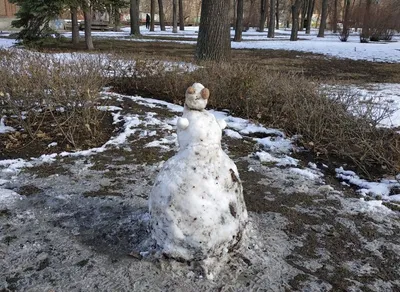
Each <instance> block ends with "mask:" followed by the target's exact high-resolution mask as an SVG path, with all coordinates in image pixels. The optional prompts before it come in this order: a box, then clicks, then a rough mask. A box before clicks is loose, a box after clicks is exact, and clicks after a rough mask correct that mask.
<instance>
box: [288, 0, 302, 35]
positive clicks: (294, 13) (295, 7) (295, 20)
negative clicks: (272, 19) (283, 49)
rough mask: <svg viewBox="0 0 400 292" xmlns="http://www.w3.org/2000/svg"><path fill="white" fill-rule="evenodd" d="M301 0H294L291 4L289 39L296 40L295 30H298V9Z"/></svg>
mask: <svg viewBox="0 0 400 292" xmlns="http://www.w3.org/2000/svg"><path fill="white" fill-rule="evenodd" d="M301 1H302V0H296V1H295V3H294V4H293V5H292V8H291V9H292V31H291V33H290V40H291V41H297V32H298V30H299V10H300V5H301Z"/></svg>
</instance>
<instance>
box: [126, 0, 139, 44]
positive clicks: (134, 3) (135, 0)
mask: <svg viewBox="0 0 400 292" xmlns="http://www.w3.org/2000/svg"><path fill="white" fill-rule="evenodd" d="M130 1H131V7H130V11H129V12H130V16H131V35H136V36H139V35H140V27H139V4H140V3H139V0H130Z"/></svg>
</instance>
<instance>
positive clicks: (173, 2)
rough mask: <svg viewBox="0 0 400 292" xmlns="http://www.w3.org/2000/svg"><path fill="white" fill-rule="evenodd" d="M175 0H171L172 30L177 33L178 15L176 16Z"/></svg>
mask: <svg viewBox="0 0 400 292" xmlns="http://www.w3.org/2000/svg"><path fill="white" fill-rule="evenodd" d="M176 1H177V0H172V32H173V33H177V32H178V16H177V9H176V8H177V7H176V6H177V5H176Z"/></svg>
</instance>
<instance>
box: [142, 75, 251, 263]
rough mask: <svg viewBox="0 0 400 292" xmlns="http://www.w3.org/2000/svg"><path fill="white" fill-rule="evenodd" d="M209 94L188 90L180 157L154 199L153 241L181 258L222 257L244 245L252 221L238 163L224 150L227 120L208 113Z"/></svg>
mask: <svg viewBox="0 0 400 292" xmlns="http://www.w3.org/2000/svg"><path fill="white" fill-rule="evenodd" d="M209 95H210V92H209V90H208V89H207V88H205V87H204V86H203V85H202V84H200V83H194V84H193V85H192V86H190V87H189V88H188V89H187V90H186V94H185V105H184V110H183V115H182V117H181V118H179V119H178V122H177V134H178V142H179V151H178V153H177V154H176V155H175V156H173V157H172V158H170V159H169V160H168V161H167V162H165V163H164V165H163V168H162V169H161V171H160V173H159V175H158V177H157V178H156V181H155V184H154V186H153V188H152V191H151V194H150V198H149V209H150V215H151V228H152V237H153V238H154V239H155V240H156V242H157V246H158V248H159V250H160V251H161V253H162V254H164V255H165V256H167V257H172V258H175V259H177V260H185V261H207V260H209V259H211V258H214V259H216V258H219V257H221V256H222V255H223V254H225V253H227V252H228V251H231V250H233V249H234V248H235V247H237V246H238V245H239V243H240V240H241V237H242V233H243V231H244V228H245V225H246V223H247V211H246V206H245V203H244V199H243V189H242V184H241V181H240V179H239V174H238V170H237V167H236V165H235V163H234V162H233V161H232V160H231V159H230V158H229V157H228V155H226V153H225V152H224V151H223V150H222V148H221V138H222V130H223V129H224V128H225V127H226V123H225V121H224V120H217V119H216V118H215V116H214V115H212V114H210V113H209V112H207V111H206V110H205V107H206V105H207V102H208V98H209Z"/></svg>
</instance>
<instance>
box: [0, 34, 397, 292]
mask: <svg viewBox="0 0 400 292" xmlns="http://www.w3.org/2000/svg"><path fill="white" fill-rule="evenodd" d="M127 34H128V33H127V32H126V31H125V32H124V31H122V32H120V33H112V32H99V33H97V36H96V34H95V36H96V39H95V41H94V44H95V47H96V49H97V51H96V52H95V53H96V54H99V53H100V54H111V53H112V54H116V55H118V56H123V55H124V54H128V53H129V54H132V53H134V54H137V55H138V56H140V58H154V59H158V60H163V61H168V62H178V63H185V64H187V63H191V62H193V55H194V49H195V45H194V43H195V28H194V29H191V28H189V29H188V30H187V31H186V32H185V33H181V34H178V35H177V36H176V35H173V34H172V33H160V32H155V33H149V32H145V33H144V36H143V37H142V38H140V39H130V38H128V36H127ZM244 36H245V41H244V42H243V44H240V45H238V44H235V45H233V47H234V46H241V47H244V49H239V48H238V49H234V50H232V58H233V62H238V63H241V62H243V63H248V62H249V61H251V62H257V63H259V64H262V65H264V66H265V72H266V74H268V72H269V71H270V70H276V71H288V72H293V73H295V74H303V75H305V76H307V78H309V79H310V80H312V81H315V82H320V83H322V84H325V85H327V86H340V87H346V88H350V89H351V90H355V91H359V92H361V93H362V94H364V95H368V94H382V95H384V97H386V98H387V99H389V98H390V99H392V100H393V106H394V107H397V104H398V102H400V94H399V93H398V92H400V90H399V88H400V86H399V84H400V64H399V63H400V45H399V43H398V42H394V41H393V42H390V43H387V44H381V43H380V44H365V46H369V45H370V46H371V47H370V48H371V49H370V50H369V49H368V47H365V46H364V47H363V46H361V44H359V43H357V42H356V39H357V37H356V36H353V38H351V41H350V43H348V44H344V45H342V44H341V43H340V42H339V40H338V39H337V37H336V36H334V35H328V36H327V38H326V40H325V41H322V40H316V38H315V37H314V36H311V37H307V36H305V35H300V38H301V39H300V40H299V41H298V42H296V44H295V45H293V46H294V47H290V45H291V44H292V43H290V42H288V41H287V32H286V31H284V30H283V31H281V33H280V34H279V32H278V38H277V40H274V41H271V40H267V39H266V37H265V36H263V35H262V34H261V36H260V34H259V33H256V32H252V31H250V32H248V33H247V34H245V35H244ZM66 37H68V34H66ZM395 40H396V38H395ZM1 43H5V44H11V43H12V41H11V40H10V39H0V44H1ZM338 43H339V44H338ZM251 44H252V45H251ZM329 44H330V45H329ZM83 45H84V44H83V43H82V51H81V52H82V53H83V52H84V50H83ZM268 46H272V48H270V49H267V48H268ZM346 46H347V49H343V48H344V47H346ZM376 46H378V47H376ZM324 47H325V48H329V50H328V49H326V50H325V51H329V53H328V54H323V52H324V51H323V48H324ZM335 47H336V48H337V49H336V50H335ZM319 48H321V49H319ZM341 50H343V51H341ZM41 51H42V52H43V53H48V54H52V53H55V54H58V55H60V56H68V55H69V54H70V53H71V52H72V51H73V50H72V48H71V47H70V45H69V44H68V43H67V42H61V43H58V44H57V45H54V44H53V43H49V44H45V45H44V47H43V48H42V49H41ZM74 51H75V50H74ZM357 52H359V54H357ZM194 81H195V80H193V82H194ZM101 97H102V99H103V100H106V101H107V107H104V108H102V110H104V111H106V112H108V113H109V115H110V122H109V123H108V124H107V125H105V126H104V129H105V132H107V133H109V134H108V136H106V137H105V138H103V141H100V145H96V146H93V147H91V148H90V149H87V150H81V151H75V152H73V151H71V150H68V149H62V148H58V146H57V145H55V144H54V143H52V142H54V141H53V140H51V137H50V138H46V137H43V139H42V140H41V143H39V144H31V145H28V146H27V147H22V148H19V149H16V150H15V151H13V152H8V153H7V154H5V153H1V154H0V291H398V290H399V289H400V271H399V269H398V263H399V262H400V238H399V236H398V234H400V217H399V211H398V210H399V207H398V206H399V205H398V201H399V200H400V198H399V193H400V191H399V189H400V187H399V185H398V182H397V180H396V179H395V178H388V177H387V178H385V179H377V180H376V181H374V182H372V181H367V180H364V179H362V178H360V177H359V175H358V174H356V173H354V172H352V171H349V170H348V169H346V165H345V164H343V165H336V167H333V166H332V165H326V164H324V163H322V162H320V161H315V159H314V158H313V157H312V156H310V155H307V153H303V152H302V149H301V148H299V146H298V145H297V143H296V137H288V136H287V135H286V134H285V133H284V132H283V131H281V130H280V129H271V128H269V127H268V125H259V124H257V123H256V122H254V121H250V120H248V119H243V118H240V117H235V116H231V115H230V114H229V113H227V112H226V111H213V113H214V114H215V115H216V116H218V117H220V118H221V117H222V118H224V119H225V120H226V121H227V124H228V128H227V130H225V131H224V136H223V141H222V147H223V149H224V150H225V151H226V152H227V153H228V155H229V156H230V157H231V158H232V159H233V160H234V161H235V163H236V164H237V166H238V170H239V174H240V178H241V180H242V181H243V188H244V195H245V201H246V205H247V208H248V211H249V217H250V222H249V226H248V232H247V235H246V237H245V239H244V242H243V245H242V247H241V248H240V249H239V250H237V251H235V252H234V253H232V254H230V255H229V259H228V260H227V262H226V263H225V266H224V267H223V268H222V269H221V271H219V272H218V271H215V275H216V276H215V277H214V279H212V280H210V279H205V278H204V277H203V275H202V274H201V271H200V272H199V271H198V270H196V269H195V270H193V267H191V266H188V265H187V264H186V263H178V262H174V261H170V260H167V259H158V258H154V257H153V256H152V253H151V251H152V247H153V245H154V243H153V242H152V240H151V239H150V235H149V214H148V212H147V211H148V210H147V198H148V195H149V192H150V189H151V186H152V183H153V182H154V180H155V177H156V175H157V173H158V171H159V170H160V168H161V166H162V163H163V162H164V161H166V160H167V159H168V158H169V157H171V156H172V155H174V153H175V152H176V150H177V139H176V131H175V126H176V120H177V117H178V116H179V115H180V114H181V111H182V107H181V106H179V105H174V104H171V103H167V102H165V101H162V99H163V96H151V98H149V97H141V96H130V95H124V94H117V93H115V92H113V90H112V88H105V89H104V91H103V92H101ZM397 117H398V113H397V112H395V113H394V115H393V117H391V119H389V120H387V121H386V122H385V126H393V127H398V126H400V121H399V119H398V118H397ZM6 127H7V126H6V125H3V126H1V125H0V129H3V130H4V129H6ZM4 132H6V131H5V130H4ZM10 133H12V132H11V131H7V133H4V134H2V135H0V137H2V138H4V137H5V135H9V134H10ZM32 145H36V146H35V147H30V146H32ZM42 154H44V155H42ZM340 166H341V167H340Z"/></svg>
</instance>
